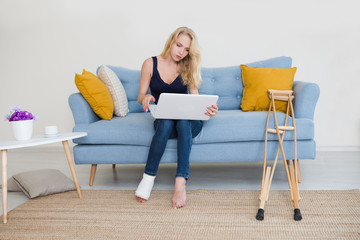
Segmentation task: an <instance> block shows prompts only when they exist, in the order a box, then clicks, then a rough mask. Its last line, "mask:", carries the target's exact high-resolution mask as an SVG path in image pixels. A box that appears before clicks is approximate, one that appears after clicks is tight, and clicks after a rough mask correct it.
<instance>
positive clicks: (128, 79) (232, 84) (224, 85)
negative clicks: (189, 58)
mask: <svg viewBox="0 0 360 240" xmlns="http://www.w3.org/2000/svg"><path fill="white" fill-rule="evenodd" d="M291 64H292V59H291V58H290V57H276V58H270V59H267V60H263V61H258V62H253V63H245V65H247V66H250V67H264V68H291ZM108 67H109V68H110V69H111V70H113V71H114V72H115V73H116V75H117V76H118V78H119V79H120V81H121V83H122V84H123V86H124V88H125V91H126V95H127V98H128V103H129V110H130V112H142V111H143V110H142V106H141V105H140V104H139V103H138V102H137V97H138V92H139V83H140V75H141V72H140V70H130V69H126V68H123V67H117V66H108ZM201 77H202V80H203V83H202V85H201V87H200V89H199V93H200V94H215V95H219V101H218V106H219V109H222V110H231V109H240V103H241V99H242V94H243V88H244V86H243V83H242V77H241V69H240V64H239V65H237V66H232V67H222V68H202V69H201Z"/></svg>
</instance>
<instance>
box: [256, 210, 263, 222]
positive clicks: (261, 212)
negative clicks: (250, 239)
mask: <svg viewBox="0 0 360 240" xmlns="http://www.w3.org/2000/svg"><path fill="white" fill-rule="evenodd" d="M256 219H257V220H259V221H262V220H264V209H262V208H259V209H258V212H257V214H256Z"/></svg>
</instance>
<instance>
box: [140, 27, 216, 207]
mask: <svg viewBox="0 0 360 240" xmlns="http://www.w3.org/2000/svg"><path fill="white" fill-rule="evenodd" d="M200 85H201V76H200V52H199V49H198V42H197V38H196V36H195V33H194V32H193V31H192V30H191V29H189V28H187V27H180V28H178V29H176V30H175V31H174V32H173V33H172V34H171V35H170V37H169V39H168V40H167V42H166V44H165V47H164V50H163V52H162V53H161V54H160V55H159V56H156V57H152V58H148V59H146V60H145V61H144V63H143V66H142V69H141V79H140V87H139V96H138V102H139V103H140V104H142V106H143V109H144V112H147V111H148V106H149V103H150V101H152V102H155V103H157V101H158V99H159V96H160V94H161V93H183V94H187V93H190V94H199V92H198V88H199V87H200ZM149 87H150V90H151V94H147V93H148V90H149ZM217 111H218V108H217V106H210V107H208V108H207V110H206V112H205V113H204V114H207V115H209V116H215V115H216V113H217ZM154 127H155V135H154V137H153V139H152V142H151V145H150V150H149V154H148V159H147V162H146V166H145V171H144V174H143V178H142V180H141V182H140V184H139V186H138V188H137V190H136V192H135V196H136V199H137V200H138V201H139V202H145V201H147V200H148V199H149V197H150V193H151V190H152V187H153V185H154V180H155V176H156V173H157V170H158V167H159V163H160V159H161V157H162V155H163V153H164V151H165V147H166V143H167V140H168V139H169V138H177V144H178V145H177V151H178V154H177V156H178V159H177V171H176V179H175V191H174V196H173V198H172V202H173V204H172V206H173V208H181V207H183V206H185V203H186V188H185V186H186V180H187V179H188V178H189V156H190V150H191V146H192V139H193V138H194V137H196V136H197V135H198V134H199V133H200V131H201V128H202V122H201V121H195V120H168V119H156V120H155V122H154Z"/></svg>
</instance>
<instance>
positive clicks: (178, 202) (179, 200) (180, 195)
mask: <svg viewBox="0 0 360 240" xmlns="http://www.w3.org/2000/svg"><path fill="white" fill-rule="evenodd" d="M172 202H173V208H182V207H183V206H185V204H186V179H185V178H183V177H177V178H176V180H175V191H174V196H173V198H172Z"/></svg>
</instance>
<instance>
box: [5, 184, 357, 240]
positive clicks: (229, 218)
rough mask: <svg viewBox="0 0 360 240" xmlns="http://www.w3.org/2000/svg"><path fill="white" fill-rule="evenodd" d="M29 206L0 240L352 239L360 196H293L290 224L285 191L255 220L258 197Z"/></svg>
mask: <svg viewBox="0 0 360 240" xmlns="http://www.w3.org/2000/svg"><path fill="white" fill-rule="evenodd" d="M82 194H83V198H82V199H79V198H78V197H77V194H76V192H74V191H72V192H67V193H62V194H55V195H51V196H47V197H40V198H37V199H33V200H29V201H27V202H26V203H24V204H23V205H21V206H19V207H17V208H15V209H14V210H12V211H10V212H9V213H8V223H7V224H3V223H1V224H0V239H181V240H185V239H360V217H359V214H360V191H359V190H349V191H301V192H300V195H301V198H302V199H301V201H300V209H301V212H302V215H303V220H301V221H298V222H296V221H294V220H293V207H292V204H291V201H290V200H289V198H290V194H289V191H271V193H270V199H269V201H268V202H267V205H266V207H265V219H264V220H263V221H257V220H256V219H255V215H256V213H257V209H258V199H257V198H258V194H259V191H215V190H194V191H188V192H187V205H186V206H185V207H184V208H182V209H172V208H171V197H172V194H173V192H172V191H153V193H152V196H151V198H150V200H149V201H148V202H147V203H144V204H140V203H138V202H136V200H135V198H134V191H123V190H121V191H120V190H119V191H106V190H87V191H82Z"/></svg>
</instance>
